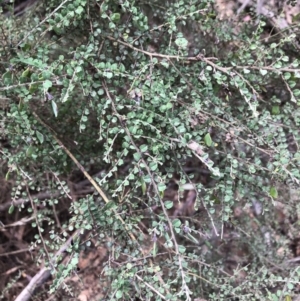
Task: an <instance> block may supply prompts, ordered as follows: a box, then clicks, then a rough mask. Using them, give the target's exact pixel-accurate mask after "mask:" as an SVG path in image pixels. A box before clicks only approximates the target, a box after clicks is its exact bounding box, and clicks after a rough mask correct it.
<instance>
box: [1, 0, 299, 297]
mask: <svg viewBox="0 0 300 301" xmlns="http://www.w3.org/2000/svg"><path fill="white" fill-rule="evenodd" d="M1 27H2V36H1V40H2V44H1V48H0V51H1V52H0V55H1V60H2V62H3V64H1V66H0V68H1V74H2V84H1V87H0V90H1V93H2V99H3V100H2V106H3V110H2V111H1V118H2V122H1V127H2V129H3V133H2V137H3V139H6V140H7V141H9V144H10V148H3V150H1V154H2V162H3V163H5V165H6V170H5V174H6V177H8V176H11V177H12V178H13V180H14V185H13V188H12V200H13V201H12V203H11V207H10V210H9V211H10V213H12V212H13V210H14V208H15V206H16V205H15V203H14V201H15V200H17V199H19V198H21V197H23V198H25V199H28V200H30V205H29V206H27V204H23V206H21V207H23V208H27V207H29V209H28V210H32V215H33V216H34V218H35V222H34V223H33V224H32V225H33V226H34V227H37V230H38V231H37V234H36V236H35V241H34V242H33V243H34V244H35V246H40V248H41V254H42V256H43V257H44V258H45V260H48V261H49V260H50V258H51V256H52V254H54V253H55V252H56V251H57V249H58V248H59V246H60V245H61V239H63V241H65V240H66V238H64V237H65V236H68V234H67V233H68V232H69V233H71V232H73V231H75V230H77V231H79V232H77V233H80V235H83V233H89V234H88V235H89V239H91V237H92V236H93V237H94V239H96V240H97V241H98V243H99V244H106V246H107V248H108V251H109V252H110V254H112V255H111V256H113V260H116V261H117V260H119V261H120V262H121V263H120V264H119V265H118V266H117V267H115V266H112V265H111V264H109V262H108V263H107V264H106V265H105V266H104V272H105V277H107V278H108V279H109V280H110V281H109V282H110V286H109V287H107V294H108V296H109V297H110V300H117V299H124V300H129V298H134V296H136V297H138V298H140V299H141V300H150V299H155V300H179V299H180V300H181V299H182V300H191V298H193V299H195V298H197V297H203V298H207V299H209V300H228V299H229V300H259V299H261V300H282V299H283V298H286V299H285V300H289V299H288V298H291V297H290V296H293V295H295V294H296V292H297V290H296V289H297V288H296V283H297V282H298V280H297V277H298V270H297V269H295V268H293V267H291V266H288V265H281V263H282V262H283V261H284V262H286V260H288V259H290V258H291V256H292V255H291V249H290V246H289V244H290V240H287V237H288V235H289V238H290V239H294V238H296V236H297V234H296V233H297V231H298V230H299V227H298V224H297V223H295V224H293V225H292V228H293V231H291V230H289V229H285V230H283V228H284V227H283V226H282V224H279V222H276V220H277V218H275V217H274V216H275V214H276V212H275V209H274V208H275V207H276V206H277V207H278V204H280V203H281V204H283V203H284V204H285V210H286V212H285V214H286V215H287V216H294V217H295V212H296V211H297V210H298V211H299V208H298V205H297V202H296V201H295V200H298V199H297V197H296V198H295V199H294V201H293V200H292V199H291V197H290V195H289V193H290V192H292V193H294V192H295V191H296V190H297V189H298V187H299V180H300V175H299V170H300V169H299V158H300V152H299V147H298V144H297V143H298V141H299V126H300V109H299V104H300V101H299V94H300V90H299V80H298V78H299V77H300V68H299V60H298V59H297V54H298V48H297V47H298V46H297V42H296V41H297V37H296V34H295V33H294V32H296V31H295V28H294V29H293V31H290V32H289V31H283V32H278V33H276V34H273V35H268V36H267V37H266V32H267V30H268V20H264V19H263V18H261V19H260V20H258V22H256V20H254V21H249V22H247V23H245V22H244V23H243V22H239V23H237V24H236V23H234V22H233V21H230V20H219V19H218V18H217V16H216V13H215V9H214V7H213V2H212V1H210V0H206V1H201V2H199V1H196V0H190V1H187V0H180V1H174V2H167V1H165V2H161V1H151V2H150V3H147V4H146V3H144V2H143V1H131V0H124V1H119V2H116V1H112V0H104V1H102V2H99V1H96V0H90V1H85V0H78V1H68V0H65V1H63V2H61V1H56V0H51V1H43V2H42V3H41V4H37V5H36V6H35V7H34V8H31V10H29V11H28V12H26V13H25V14H24V15H23V16H21V17H10V18H7V17H5V16H3V17H2V21H1ZM77 160H78V161H77ZM75 170H77V171H80V172H81V173H83V174H84V175H85V176H86V177H87V178H88V180H89V181H90V182H91V183H92V184H93V186H94V188H95V192H94V193H88V194H86V195H84V196H82V197H80V198H77V197H76V196H75V195H74V194H73V192H72V191H71V190H70V189H71V187H70V185H68V183H67V181H66V179H70V177H71V176H72V175H74V173H75ZM93 173H96V176H95V177H94V181H95V182H93V179H92V178H90V177H89V174H93ZM172 183H173V184H172ZM172 185H173V186H172ZM172 187H176V188H175V191H176V194H177V197H175V198H174V197H170V195H169V194H168V193H169V192H170V191H172V190H173V191H174V188H172ZM39 191H40V192H47V193H49V191H59V194H56V195H55V196H54V197H51V195H50V194H49V197H48V198H46V200H41V199H39V198H34V197H31V195H35V193H37V192H39ZM295 193H296V192H295ZM193 194H194V195H193ZM68 196H69V197H71V198H72V202H71V203H70V214H71V217H70V220H69V221H68V222H67V221H66V222H65V224H64V225H63V226H62V228H63V233H61V232H60V229H59V227H58V224H57V221H56V220H55V216H54V215H53V205H55V206H56V208H58V207H59V204H60V202H61V200H62V199H63V198H66V197H68ZM42 204H44V206H41V205H42ZM250 207H253V209H252V211H251V209H249V208H250ZM261 207H263V210H264V212H265V213H264V214H262V213H261V209H260V208H261ZM247 208H248V209H247ZM257 208H258V209H257ZM239 210H240V212H239ZM283 223H284V221H283ZM141 225H143V226H144V228H143V229H142V228H141ZM229 226H231V227H233V228H230V227H229ZM45 229H46V230H47V231H46V232H48V233H45ZM291 232H292V233H291ZM80 243H81V242H80V240H77V238H76V239H75V240H74V246H73V248H72V251H73V252H72V258H73V259H72V260H71V261H70V263H69V265H68V266H67V267H64V266H63V265H62V264H59V263H57V265H56V266H55V267H54V266H52V272H53V274H54V275H55V280H54V281H53V284H52V288H51V291H55V290H56V289H57V288H58V287H59V286H60V285H61V284H62V282H63V281H64V279H65V278H66V277H67V276H68V275H69V274H70V273H71V272H72V270H73V269H74V268H75V267H76V264H77V262H78V254H79V251H80V247H79V244H80ZM166 253H167V254H166ZM279 265H280V267H279ZM274 266H275V267H276V268H275V269H274Z"/></svg>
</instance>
